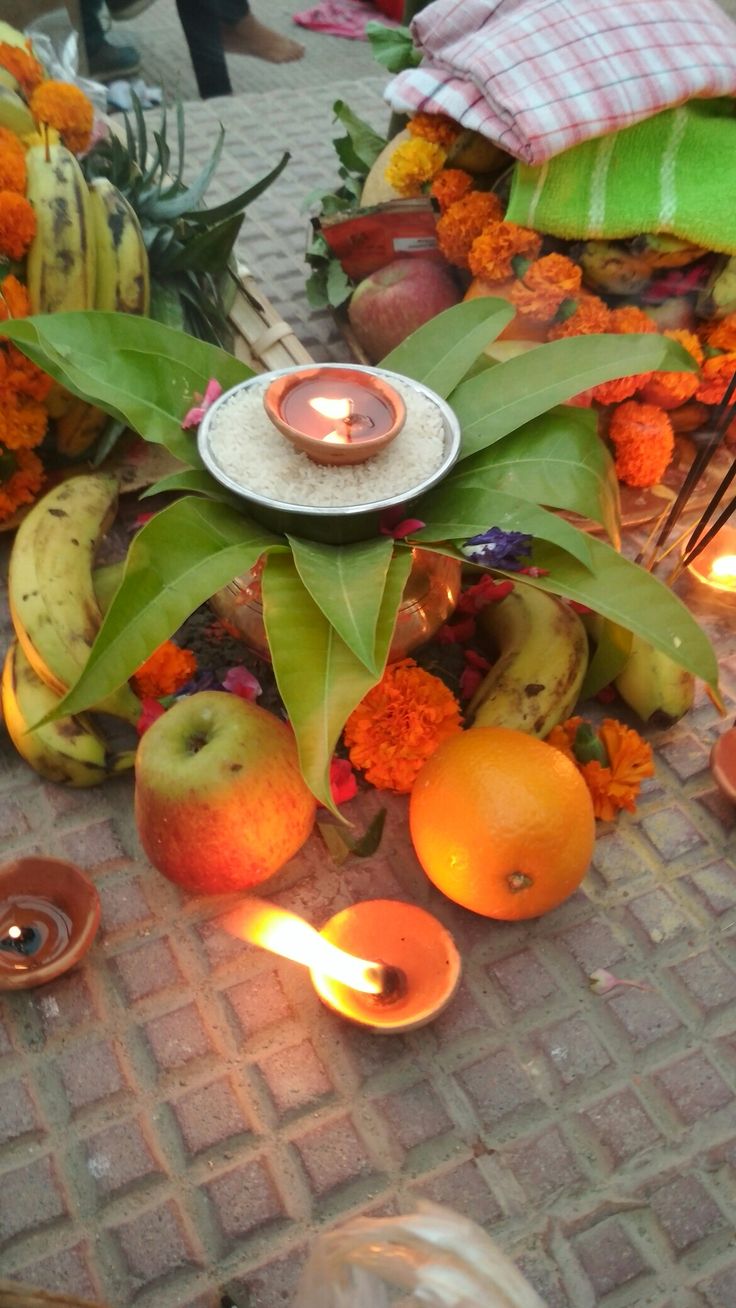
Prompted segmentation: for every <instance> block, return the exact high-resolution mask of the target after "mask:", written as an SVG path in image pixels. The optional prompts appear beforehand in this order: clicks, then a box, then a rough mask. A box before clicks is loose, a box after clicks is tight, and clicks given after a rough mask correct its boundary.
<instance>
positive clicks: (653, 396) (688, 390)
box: [640, 331, 703, 409]
mask: <svg viewBox="0 0 736 1308" xmlns="http://www.w3.org/2000/svg"><path fill="white" fill-rule="evenodd" d="M663 335H665V336H667V337H668V338H669V339H670V340H671V341H679V343H680V345H681V346H682V347H683V349H685V350H687V351H688V354H691V355H692V356H693V358H694V359H695V362H696V363H698V364H701V363H702V362H703V349H702V346H701V344H700V341H699V340H698V338H697V336H696V335H695V333H694V332H688V331H671V332H664V333H663ZM699 385H700V377H699V375H698V373H697V372H662V371H661V370H660V371H657V372H653V373H652V374H651V375H650V377H649V380H648V382H647V383H646V385H645V386H644V388H643V389H642V391H641V395H640V398H641V399H642V400H643V401H644V403H645V404H658V405H659V407H660V408H661V409H678V408H679V407H680V405H681V404H685V403H686V402H687V400H691V399H692V397H693V395H694V394H695V392H696V390H697V389H698V386H699Z"/></svg>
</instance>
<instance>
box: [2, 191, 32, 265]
mask: <svg viewBox="0 0 736 1308" xmlns="http://www.w3.org/2000/svg"><path fill="white" fill-rule="evenodd" d="M35 235H36V215H35V213H34V212H33V208H32V206H31V205H30V204H29V203H28V201H27V200H26V197H25V196H24V195H16V193H15V191H0V254H6V255H7V256H8V258H9V259H22V258H23V256H24V254H25V252H26V250H27V249H28V247H29V245H30V244H31V241H32V240H33V238H34V236H35Z"/></svg>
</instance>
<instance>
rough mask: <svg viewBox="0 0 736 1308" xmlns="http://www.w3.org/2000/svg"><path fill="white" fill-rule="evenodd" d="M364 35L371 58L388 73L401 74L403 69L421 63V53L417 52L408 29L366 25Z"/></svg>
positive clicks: (414, 66)
mask: <svg viewBox="0 0 736 1308" xmlns="http://www.w3.org/2000/svg"><path fill="white" fill-rule="evenodd" d="M365 34H366V36H367V37H368V41H369V43H370V47H371V54H372V55H373V58H374V59H375V60H376V62H377V63H379V64H382V65H383V67H384V68H387V69H388V71H389V72H390V73H403V72H404V70H405V69H407V68H416V67H418V65H419V64H420V63H421V62H422V55H421V51H419V50H417V48H416V46H415V44H414V42H413V40H412V35H411V32H410V31H409V28H408V27H386V26H385V24H384V23H366V25H365Z"/></svg>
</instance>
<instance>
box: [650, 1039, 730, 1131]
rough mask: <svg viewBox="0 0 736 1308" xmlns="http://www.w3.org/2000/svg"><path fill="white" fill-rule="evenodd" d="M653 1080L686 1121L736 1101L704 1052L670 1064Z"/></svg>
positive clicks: (696, 1119)
mask: <svg viewBox="0 0 736 1308" xmlns="http://www.w3.org/2000/svg"><path fill="white" fill-rule="evenodd" d="M653 1080H654V1081H655V1082H656V1084H657V1085H658V1086H659V1088H660V1089H661V1090H662V1091H663V1092H664V1094H666V1095H667V1097H668V1098H669V1100H670V1101H671V1103H672V1106H673V1107H674V1109H675V1111H676V1112H677V1113H678V1115H679V1116H680V1117H681V1118H682V1120H683V1122H688V1123H691V1122H697V1121H699V1120H700V1118H702V1117H706V1116H707V1115H708V1114H709V1113H714V1112H716V1111H717V1110H718V1109H719V1108H725V1106H726V1104H728V1103H731V1102H732V1101H733V1094H732V1093H731V1091H730V1089H729V1088H728V1086H727V1085H726V1082H725V1081H724V1080H723V1078H722V1077H721V1076H720V1074H719V1073H718V1072H717V1071H716V1069H715V1068H714V1066H713V1064H712V1063H710V1062H708V1060H707V1058H705V1057H704V1055H703V1054H702V1053H695V1054H691V1055H690V1056H689V1057H687V1058H681V1059H680V1060H679V1061H678V1062H676V1063H671V1064H670V1065H669V1067H666V1068H663V1069H662V1071H660V1072H657V1073H656V1075H655V1076H654V1077H653Z"/></svg>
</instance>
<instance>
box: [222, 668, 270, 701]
mask: <svg viewBox="0 0 736 1308" xmlns="http://www.w3.org/2000/svg"><path fill="white" fill-rule="evenodd" d="M222 686H223V690H229V691H230V693H231V694H232V695H239V696H240V698H241V699H249V700H256V699H258V696H259V695H260V694H262V692H263V687H262V686H261V683H260V681H259V680H258V678H257V677H254V676H253V673H252V672H249V671H248V669H247V668H244V667H242V666H240V665H239V666H238V667H235V668H229V669H228V671H227V673H226V675H225V678H224V680H223V683H222Z"/></svg>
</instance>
